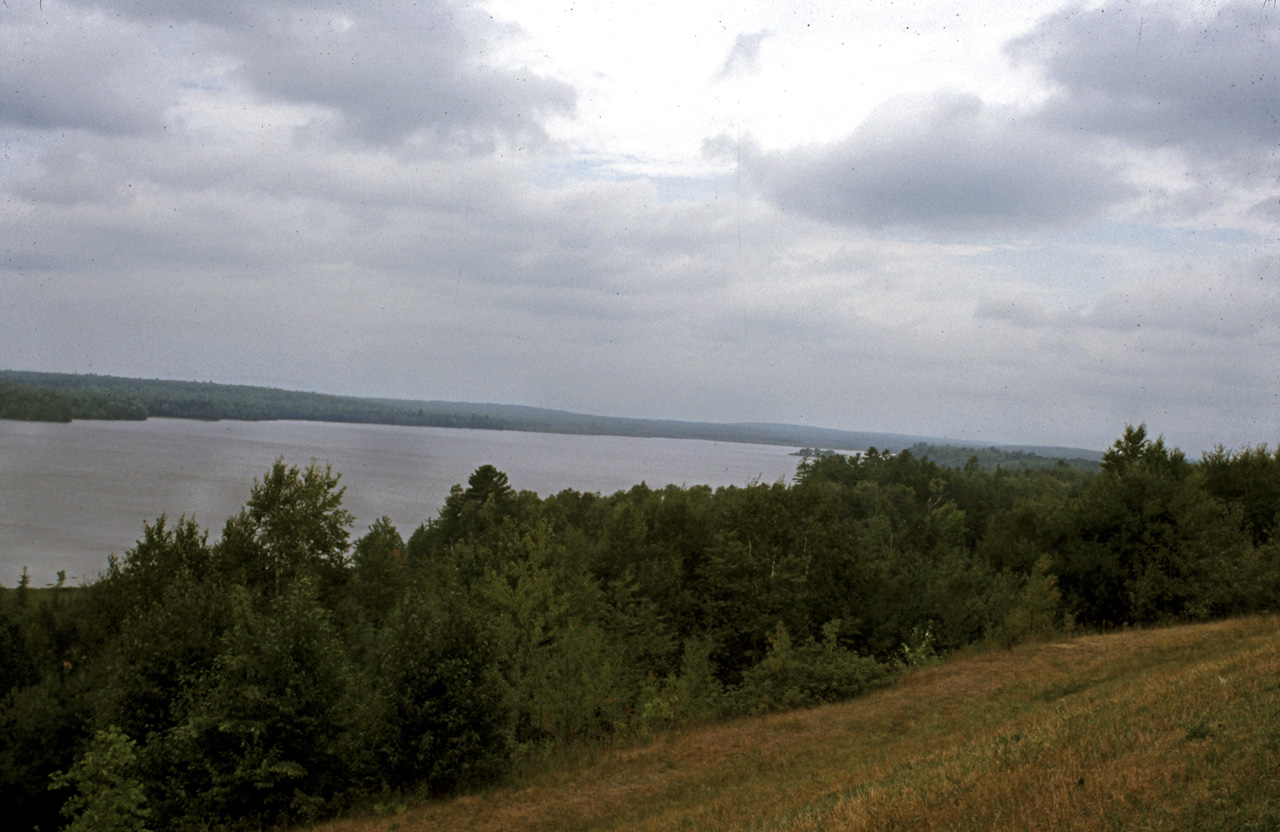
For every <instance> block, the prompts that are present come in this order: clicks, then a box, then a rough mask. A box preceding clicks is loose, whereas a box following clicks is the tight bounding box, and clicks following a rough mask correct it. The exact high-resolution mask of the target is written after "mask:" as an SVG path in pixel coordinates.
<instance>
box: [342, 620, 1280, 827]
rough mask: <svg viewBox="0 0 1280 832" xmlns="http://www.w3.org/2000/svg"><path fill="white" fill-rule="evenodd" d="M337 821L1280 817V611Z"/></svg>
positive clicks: (958, 665)
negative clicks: (1279, 617)
mask: <svg viewBox="0 0 1280 832" xmlns="http://www.w3.org/2000/svg"><path fill="white" fill-rule="evenodd" d="M597 756H598V759H597V760H595V761H593V762H590V763H586V764H580V765H576V766H562V767H560V768H558V769H555V770H550V771H544V772H541V773H539V774H537V775H531V776H527V777H526V778H525V779H524V780H523V782H521V783H518V784H515V785H511V786H507V787H502V788H495V789H492V790H489V791H486V792H483V793H480V794H475V795H468V796H464V797H459V798H455V799H451V800H443V801H437V802H430V803H427V804H425V805H422V806H418V807H414V808H412V809H410V810H408V811H405V812H401V813H399V814H396V815H393V816H381V817H367V818H359V819H348V820H342V821H337V822H333V823H329V824H326V825H324V826H322V827H319V829H321V830H323V832H375V830H376V832H389V830H393V829H399V830H405V832H408V831H409V830H671V829H690V830H749V829H750V830H758V829H769V830H788V831H789V832H791V831H794V832H799V831H800V830H879V829H912V830H915V829H921V830H928V829H974V830H978V829H981V830H989V829H1025V830H1037V829H1045V830H1048V829H1053V830H1071V829H1079V830H1086V829H1087V830H1093V829H1126V830H1129V829H1251V828H1252V829H1280V809H1278V808H1276V807H1277V806H1280V621H1277V620H1275V619H1270V618H1265V619H1264V618H1250V619H1242V620H1235V621H1227V622H1219V623H1213V624H1205V625H1198V626H1188V627H1175V628H1169V629H1159V630H1148V631H1133V632H1126V633H1119V634H1112V635H1105V636H1088V637H1080V638H1075V639H1071V640H1068V641H1060V642H1055V643H1046V644H1038V645H1026V646H1022V647H1019V648H1016V649H1014V650H1012V651H1003V650H992V651H988V652H977V653H974V654H972V655H969V656H965V657H961V658H956V659H952V660H950V661H948V662H945V663H943V664H941V665H937V666H935V667H931V668H928V669H925V670H922V671H918V672H915V673H913V674H911V675H909V676H907V677H906V678H904V679H903V680H901V681H900V682H899V683H898V684H896V685H895V686H893V687H891V688H888V689H885V690H881V691H878V692H876V693H874V694H872V695H869V696H866V697H864V698H861V699H857V700H854V701H852V702H847V703H844V704H841V705H835V706H830V707H824V708H817V709H813V710H809V711H801V712H794V713H789V714H780V715H774V716H769V717H764V718H758V719H743V720H737V721H734V722H730V723H726V724H722V725H715V726H709V727H705V728H701V729H697V730H690V731H686V732H682V733H672V734H668V735H665V736H662V737H660V738H658V739H657V740H655V741H654V742H652V743H650V744H648V745H643V746H638V747H632V748H626V749H619V750H614V751H609V752H606V753H601V754H599V755H597Z"/></svg>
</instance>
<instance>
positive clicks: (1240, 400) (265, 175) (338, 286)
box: [0, 0, 1280, 455]
mask: <svg viewBox="0 0 1280 832" xmlns="http://www.w3.org/2000/svg"><path fill="white" fill-rule="evenodd" d="M1278 255H1280V11H1277V9H1276V7H1275V3H1274V0H1272V1H1271V2H1268V3H1264V2H1261V0H1248V2H1238V3H1232V2H1211V1H1210V0H1167V2H1159V3H1152V4H1143V3H1141V2H1137V0H1134V2H1123V0H1120V2H1101V3H1085V4H1083V5H1081V4H1063V3H1059V2H1041V1H1040V0H1017V2H1006V0H995V1H994V2H993V1H992V0H982V2H970V0H951V1H950V2H946V3H932V2H931V3H925V2H912V0H907V2H894V3H880V2H875V3H848V2H834V1H830V2H828V1H827V0H822V1H821V2H806V1H805V0H800V2H796V0H788V2H786V3H782V2H775V3H757V4H752V3H747V4H727V3H713V2H705V3H689V2H688V0H655V1H654V2H646V1H645V0H642V1H641V2H635V3H595V2H588V3H575V2H573V0H559V2H544V0H497V1H496V2H491V3H485V4H471V3H452V2H444V1H443V0H421V1H420V2H396V3H377V2H372V1H370V2H358V3H343V2H332V1H331V0H308V2H292V0H253V2H242V1H241V0H224V1H222V2H210V1H209V0H100V1H99V2H79V1H78V0H43V3H40V2H37V0H5V5H3V6H0V367H6V368H11V369H26V370H49V371H62V372H81V373H84V372H91V373H101V374H113V375H126V376H143V377H158V378H175V379H199V380H206V381H218V382H229V383H246V384H261V385H270V386H277V387H285V388H290V389H303V390H316V391H322V392H330V393H343V394H355V395H365V396H388V397H398V398H426V399H448V400H462V401H490V402H503V403H514V404H528V405H537V406H543V407H552V408H559V409H565V410H573V411H578V412H588V413H598V414H609V415H620V416H640V417H659V418H674V419H690V420H710V421H776V422H796V423H804V424H811V425H818V426H824V427H834V428H845V429H853V430H884V431H897V432H902V433H915V434H927V435H934V436H945V437H951V438H964V439H978V440H987V441H992V442H995V441H1001V442H1027V443H1037V444H1067V445H1075V446H1083V447H1094V448H1103V447H1106V446H1107V445H1109V444H1110V443H1111V442H1112V441H1113V440H1114V439H1115V438H1116V437H1117V436H1119V434H1120V432H1121V431H1122V430H1123V428H1124V425H1125V424H1126V423H1133V424H1137V423H1139V422H1146V423H1147V425H1148V427H1149V429H1150V430H1151V431H1152V432H1153V433H1160V434H1163V435H1164V436H1165V438H1166V440H1167V441H1169V442H1171V443H1173V444H1175V445H1178V446H1180V447H1182V448H1183V449H1184V450H1187V451H1188V452H1190V453H1192V454H1193V455H1195V454H1198V453H1199V452H1200V451H1202V450H1205V449H1208V448H1210V447H1212V446H1213V445H1216V444H1217V443H1223V444H1225V445H1226V446H1227V447H1228V448H1238V447H1242V446H1246V445H1248V446H1252V445H1256V444H1260V443H1263V442H1266V443H1270V444H1271V445H1273V446H1274V445H1275V444H1277V442H1280V256H1278Z"/></svg>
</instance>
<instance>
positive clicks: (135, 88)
mask: <svg viewBox="0 0 1280 832" xmlns="http://www.w3.org/2000/svg"><path fill="white" fill-rule="evenodd" d="M29 5H30V4H16V3H15V4H14V6H13V7H11V9H9V10H7V11H5V13H4V14H3V15H0V42H3V43H4V48H3V49H0V124H7V125H9V126H20V127H25V128H33V129H38V130H57V129H72V130H75V129H83V130H91V131H96V132H102V133H112V134H127V133H138V132H143V131H147V130H155V129H159V128H160V126H161V118H162V114H163V112H164V109H165V108H166V107H168V106H169V105H171V104H172V103H173V100H174V97H175V92H176V91H175V89H174V87H173V84H172V76H173V74H174V71H173V67H171V66H170V65H169V64H168V62H167V61H166V60H165V59H164V58H163V57H162V56H161V55H159V54H157V53H156V52H155V51H154V50H153V49H151V48H149V44H148V37H147V35H146V33H145V31H144V30H143V29H142V28H141V27H139V26H137V25H134V24H130V23H122V22H119V21H114V20H110V19H107V18H104V17H102V16H87V17H81V18H79V19H76V20H75V21H74V22H72V21H67V20H57V21H56V22H53V23H51V22H50V20H48V19H47V18H45V17H44V16H43V15H37V14H35V12H36V9H35V7H34V6H31V7H30V8H27V6H29ZM49 15H50V16H54V17H61V15H59V14H58V12H56V11H54V10H52V9H51V10H50V12H49Z"/></svg>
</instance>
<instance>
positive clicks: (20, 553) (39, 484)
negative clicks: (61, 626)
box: [0, 419, 798, 586]
mask: <svg viewBox="0 0 1280 832" xmlns="http://www.w3.org/2000/svg"><path fill="white" fill-rule="evenodd" d="M794 450H795V448H791V447H786V448H783V447H777V446H773V445H744V444H739V443H733V442H708V441H703V440H691V439H636V438H631V437H615V436H564V435H557V434H545V433H520V432H515V431H483V430H454V429H448V428H419V427H394V426H388V425H350V424H337V423H325V422H232V421H225V422H196V421H189V420H180V419H149V420H147V421H145V422H90V421H85V422H72V423H70V424H48V423H40V422H12V421H3V420H0V584H3V585H4V586H13V585H15V584H16V583H17V582H18V578H19V576H20V575H21V573H22V568H23V567H24V566H26V567H28V569H29V571H30V576H31V583H32V586H44V585H45V584H48V583H51V582H52V581H53V580H54V575H55V574H56V572H57V571H58V570H60V569H65V570H66V571H67V574H68V576H69V579H70V581H71V582H73V583H75V582H79V581H81V580H91V579H92V578H93V577H94V576H96V575H97V574H98V573H99V572H100V571H102V570H103V569H104V568H106V564H107V555H108V554H109V553H112V552H114V553H117V554H118V553H121V552H123V551H125V550H126V549H129V548H130V547H132V546H133V544H134V541H136V540H137V539H138V538H139V537H140V536H141V534H142V524H143V523H144V522H151V521H154V520H155V519H156V518H157V517H159V516H160V515H161V514H168V515H169V517H170V518H173V519H176V518H177V517H178V516H180V515H183V514H185V515H187V516H188V517H194V518H195V520H196V521H197V522H198V523H199V524H200V526H201V527H202V528H206V529H208V530H209V532H210V535H209V537H210V540H213V539H216V538H217V536H218V534H219V533H220V532H221V530H222V525H223V523H224V522H225V521H226V519H227V518H228V517H230V516H232V515H234V514H235V513H236V512H238V511H239V510H240V509H241V508H242V507H243V506H244V504H245V502H246V501H247V500H248V499H249V490H250V488H251V487H252V485H253V480H254V479H255V478H261V477H262V475H263V474H264V473H266V472H267V470H268V469H269V468H270V467H271V464H272V463H273V462H274V461H275V460H276V459H277V458H278V457H284V459H285V461H286V462H287V463H289V464H291V465H298V466H300V467H301V466H305V465H306V464H308V463H309V462H310V461H311V460H313V459H314V460H318V461H319V462H321V463H329V464H332V465H333V469H334V471H336V472H338V473H340V474H341V475H342V485H344V486H346V488H347V493H346V496H345V498H344V505H345V507H346V508H347V510H348V511H350V512H351V513H352V514H354V515H355V517H356V525H355V528H354V529H353V530H352V531H353V539H354V538H355V537H358V536H359V535H360V534H363V533H364V531H365V529H367V528H368V526H369V524H370V523H371V522H373V521H374V520H375V519H377V518H378V517H380V516H382V515H386V516H388V517H390V518H391V521H392V522H393V523H394V524H395V525H396V527H397V528H398V529H399V530H400V533H401V534H403V535H404V536H405V537H408V536H409V534H410V533H411V532H412V531H413V530H414V529H416V528H417V527H418V524H420V523H422V522H424V521H425V520H427V519H429V518H431V517H434V516H435V515H436V513H437V511H438V510H439V508H440V506H441V505H443V504H444V499H445V497H446V496H448V493H449V488H450V487H451V486H453V485H454V484H455V483H463V484H465V483H466V481H467V478H468V477H469V476H470V475H471V472H472V471H474V470H475V469H476V468H478V467H480V466H481V465H484V464H492V465H494V466H496V467H497V468H498V469H499V470H501V471H504V472H506V474H507V475H508V477H509V478H510V481H511V485H512V486H513V487H514V488H516V489H518V490H523V491H534V492H536V493H538V494H539V495H540V496H543V497H546V496H548V495H550V494H554V493H556V492H559V491H562V490H564V489H566V488H573V489H576V490H578V491H594V492H599V493H602V494H612V493H613V492H615V491H618V490H622V489H627V488H630V487H631V486H633V485H635V484H636V483H639V482H645V483H647V484H649V485H650V486H653V487H655V488H658V487H661V486H664V485H667V484H669V483H674V484H676V485H698V484H706V485H711V486H717V487H718V486H722V485H745V484H746V483H748V482H750V481H752V480H761V481H763V482H776V481H777V480H779V479H783V480H789V479H790V478H791V476H792V475H793V474H794V473H795V469H796V463H797V461H798V458H797V457H794V456H791V455H790V454H791V453H792V452H793V451H794Z"/></svg>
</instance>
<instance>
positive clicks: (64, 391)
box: [0, 370, 1101, 467]
mask: <svg viewBox="0 0 1280 832" xmlns="http://www.w3.org/2000/svg"><path fill="white" fill-rule="evenodd" d="M0 383H3V386H2V387H0V418H9V419H36V420H43V421H66V420H67V419H71V418H75V419H86V418H124V417H115V416H103V415H92V414H93V412H92V411H90V410H87V409H81V410H75V409H69V408H67V407H62V408H61V409H58V410H57V411H56V416H55V417H53V418H51V417H50V416H48V415H47V414H48V413H52V412H54V411H52V410H49V409H45V410H35V409H31V408H26V409H20V408H16V407H15V408H9V409H8V410H6V409H5V405H6V401H7V399H17V398H20V397H26V398H32V397H36V398H39V399H41V400H59V401H62V400H64V399H67V398H68V397H71V398H74V399H76V400H79V401H108V400H110V401H127V402H129V403H130V407H131V410H130V411H129V412H130V414H131V415H130V416H129V417H128V418H147V417H149V416H155V417H167V418H175V419H204V420H218V419H241V420H245V421H266V420H277V419H297V420H303V421H315V422H352V423H360V424H386V425H415V426H425V427H447V428H478V429H482V430H515V431H531V432H537V433H565V434H582V435H603V436H635V437H662V438H668V439H704V440H711V441H716V442H746V443H753V444H762V445H792V446H796V447H800V446H812V447H817V448H831V449H834V450H844V451H860V450H864V449H866V448H870V447H875V448H878V449H880V450H889V451H899V450H905V449H908V448H912V447H913V446H918V445H921V444H922V443H923V444H925V445H928V446H929V447H931V448H932V449H933V450H934V451H935V452H942V451H943V450H944V448H943V447H941V446H947V447H946V448H945V450H947V451H949V452H953V453H954V454H956V455H959V456H962V457H963V459H961V461H960V463H959V465H963V463H964V460H965V459H967V458H968V455H969V454H970V453H972V452H974V451H975V450H977V449H978V448H979V447H980V443H970V442H955V441H948V440H944V439H939V438H936V437H927V436H909V435H903V434H896V433H880V432H868V431H844V430H832V429H828V428H815V427H807V426H804V425H786V424H768V423H736V424H720V423H713V422H684V421H675V420H662V419H630V418H623V417H616V416H591V415H584V414H578V413H567V412H564V411H559V410H547V409H544V408H537V407H525V406H520V405H501V404H475V403H465V402H442V401H411V400H403V399H370V398H357V397H354V396H334V395H328V394H323V393H305V392H298V391H293V390H280V389H277V388H271V387H251V386H247V385H236V384H214V383H211V382H198V381H167V380H159V379H137V378H122V377H119V376H100V375H75V374H70V373H35V372H25V371H18V370H0ZM99 410H100V409H99ZM958 445H959V446H963V447H962V448H957V447H956V446H958ZM1000 450H1002V451H1015V450H1020V451H1024V452H1034V453H1035V454H1038V455H1039V456H1041V457H1048V458H1052V459H1057V458H1063V459H1084V460H1090V461H1095V462H1096V461H1097V460H1098V459H1099V458H1100V456H1101V455H1100V454H1099V453H1098V452H1096V451H1089V450H1083V449H1079V448H1051V449H1049V448H1046V449H1036V448H1028V447H1021V448H1010V447H1003V448H1001V449H1000ZM984 458H985V455H984ZM957 467H959V466H958V465H957ZM1005 467H1009V466H1005Z"/></svg>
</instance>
